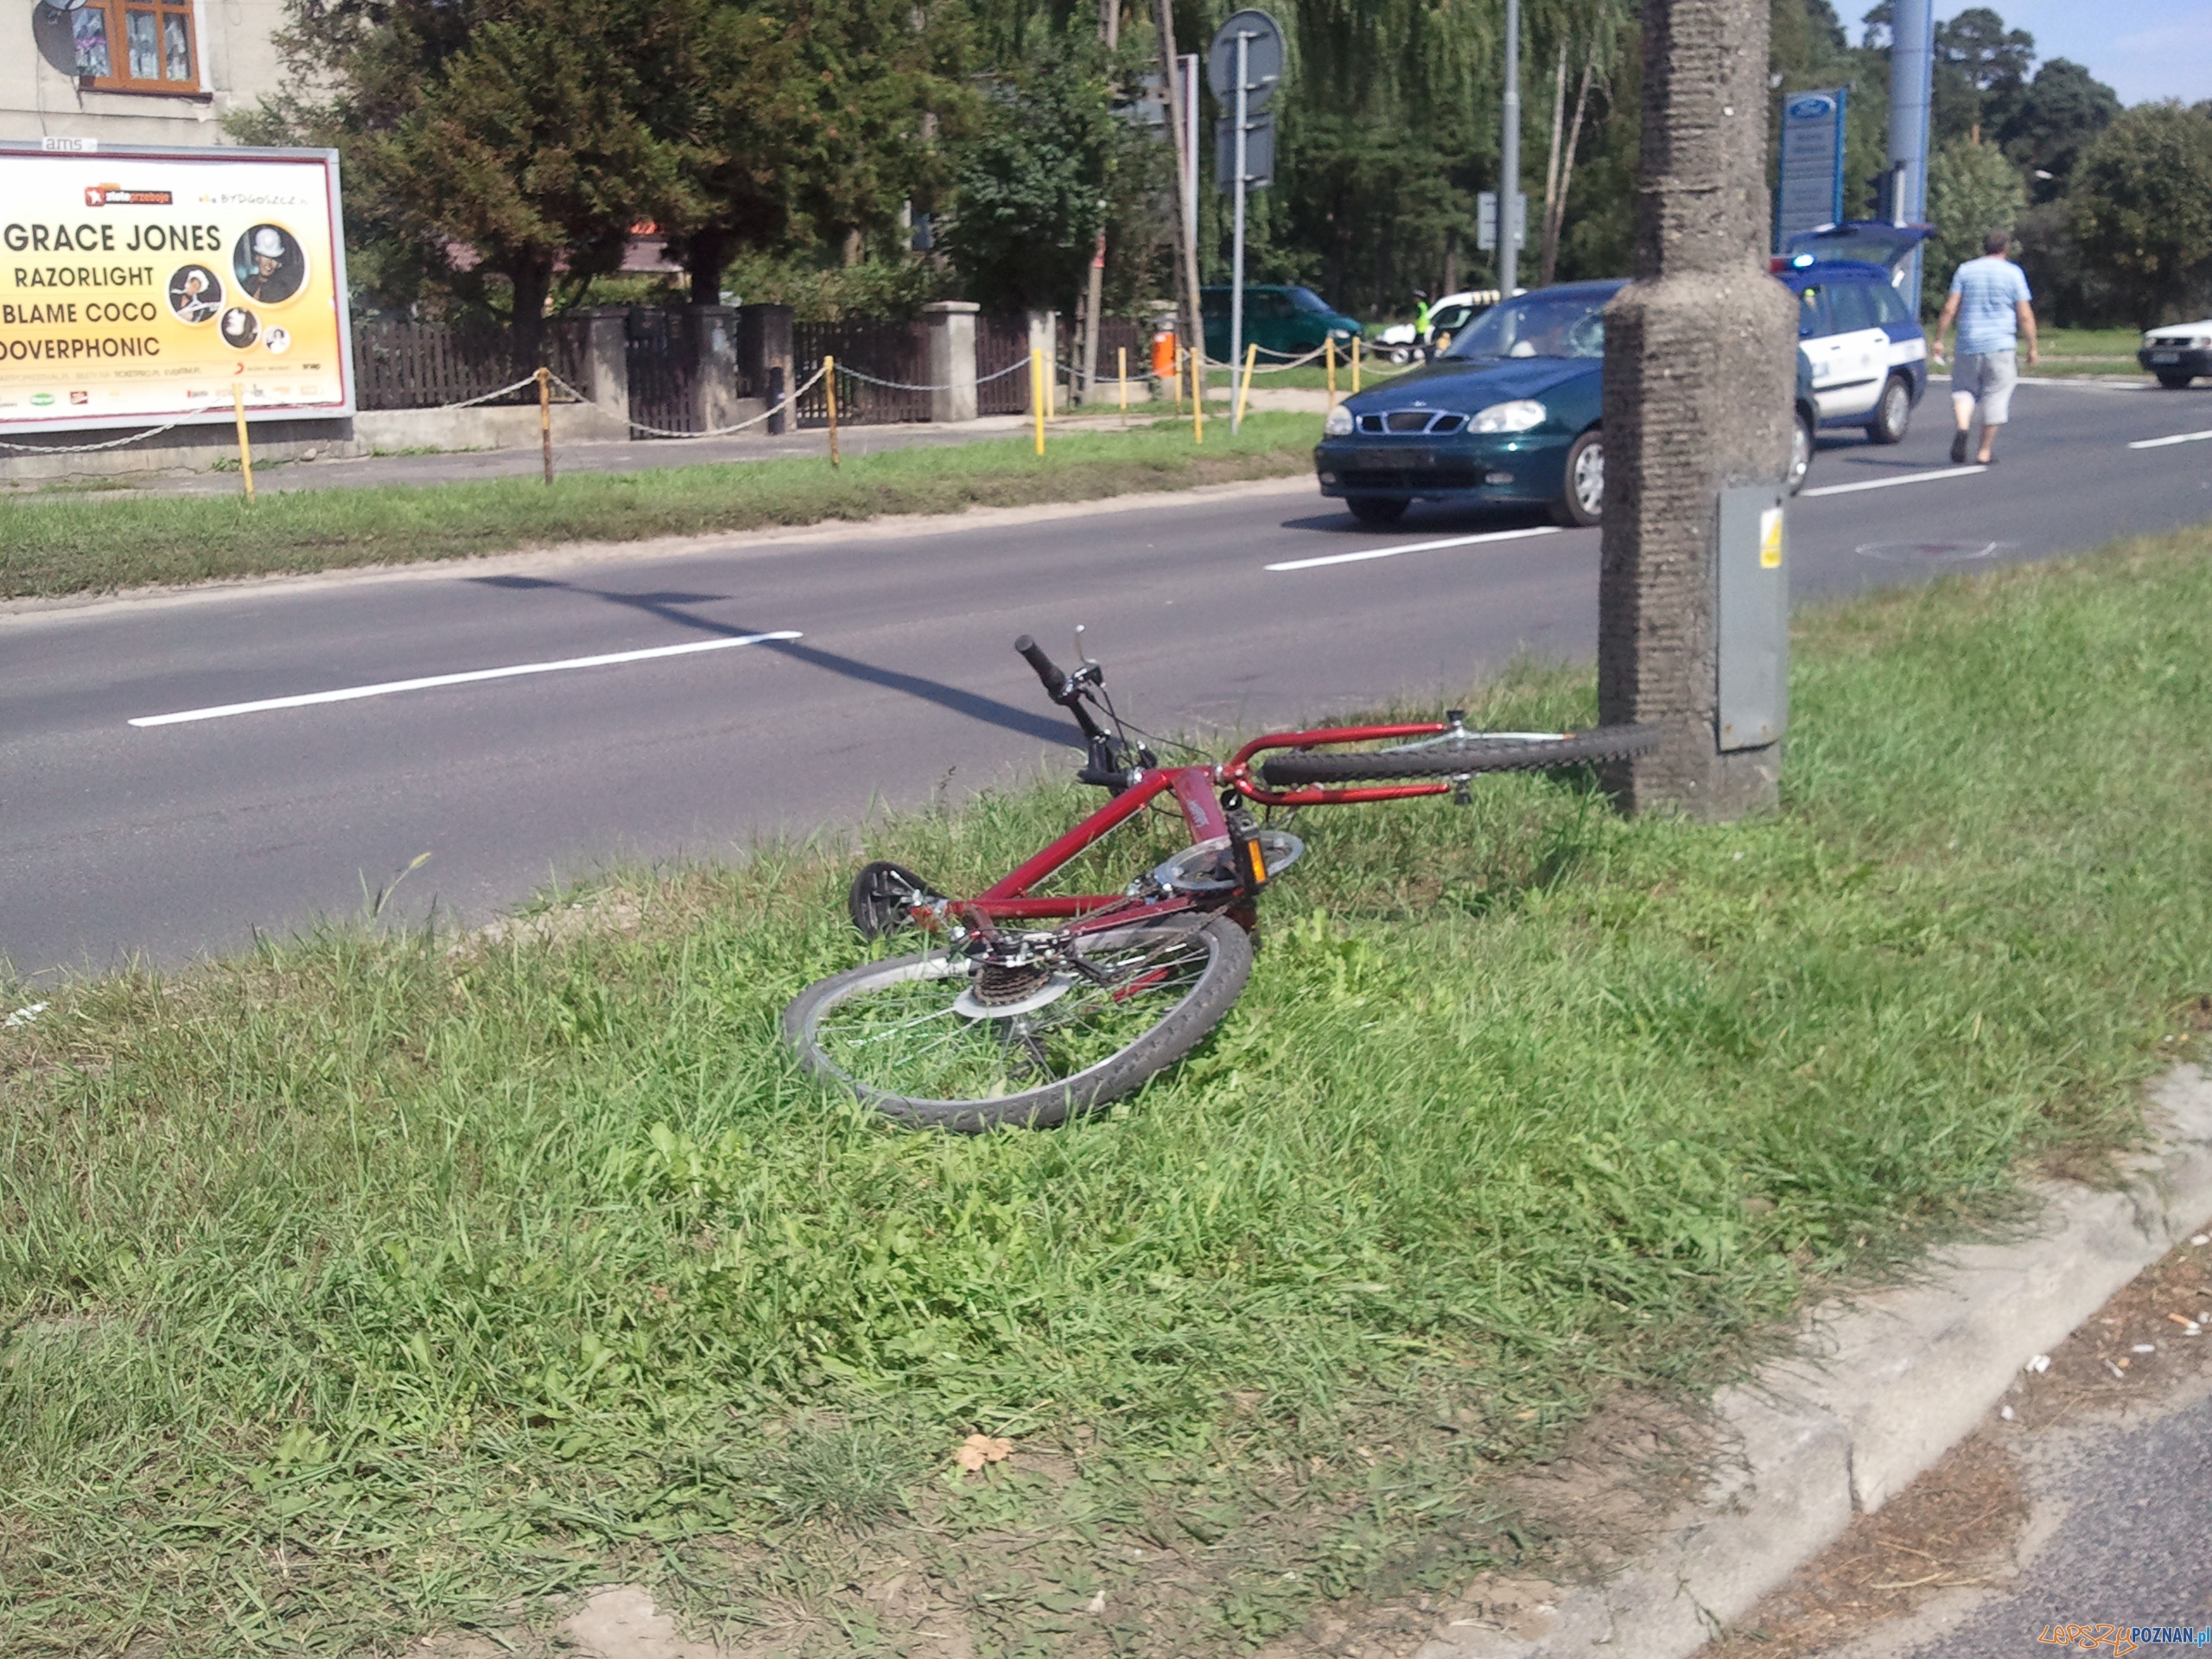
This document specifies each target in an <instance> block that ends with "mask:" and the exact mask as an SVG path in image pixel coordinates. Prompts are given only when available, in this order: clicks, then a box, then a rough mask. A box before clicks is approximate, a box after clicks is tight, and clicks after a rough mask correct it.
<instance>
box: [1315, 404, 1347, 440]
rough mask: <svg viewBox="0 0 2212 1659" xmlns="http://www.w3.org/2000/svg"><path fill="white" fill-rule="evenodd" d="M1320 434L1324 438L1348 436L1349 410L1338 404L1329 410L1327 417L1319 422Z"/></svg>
mask: <svg viewBox="0 0 2212 1659" xmlns="http://www.w3.org/2000/svg"><path fill="white" fill-rule="evenodd" d="M1321 435H1322V436H1323V437H1326V438H1348V437H1350V436H1351V410H1348V409H1346V408H1345V407H1344V405H1343V404H1338V405H1337V406H1336V407H1335V408H1334V409H1332V410H1330V411H1329V417H1328V419H1326V420H1325V421H1323V422H1322V423H1321Z"/></svg>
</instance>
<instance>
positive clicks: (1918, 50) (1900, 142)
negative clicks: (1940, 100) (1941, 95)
mask: <svg viewBox="0 0 2212 1659" xmlns="http://www.w3.org/2000/svg"><path fill="white" fill-rule="evenodd" d="M1935 59H1936V9H1935V7H1934V5H1933V4H1932V3H1931V0H1897V3H1896V5H1895V6H1894V7H1893V8H1892V10H1891V24H1890V168H1891V178H1892V179H1893V180H1894V181H1895V182H1894V184H1893V186H1892V188H1893V189H1894V190H1895V191H1896V193H1897V200H1896V201H1895V202H1894V203H1892V204H1891V214H1890V217H1891V219H1893V220H1895V221H1896V222H1897V224H1899V225H1916V224H1918V223H1920V222H1921V221H1922V220H1923V219H1926V218H1927V217H1928V115H1929V102H1930V97H1931V87H1932V77H1933V75H1934V73H1935V67H1936V64H1935ZM1920 263H1921V251H1920V249H1919V248H1917V247H1916V248H1914V249H1913V251H1912V253H1911V255H1910V258H1909V260H1908V262H1907V264H1906V265H1905V289H1904V291H1905V296H1906V298H1907V299H1908V300H1909V301H1910V303H1911V304H1912V305H1913V306H1914V307H1915V308H1917V307H1918V306H1919V304H1920Z"/></svg>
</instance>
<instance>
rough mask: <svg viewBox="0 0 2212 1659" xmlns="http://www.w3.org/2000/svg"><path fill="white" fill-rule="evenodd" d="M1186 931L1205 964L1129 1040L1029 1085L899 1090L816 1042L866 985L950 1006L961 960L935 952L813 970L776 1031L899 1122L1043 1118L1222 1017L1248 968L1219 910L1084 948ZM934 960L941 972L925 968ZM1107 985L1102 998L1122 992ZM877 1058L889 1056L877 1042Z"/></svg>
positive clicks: (1113, 1086)
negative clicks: (968, 1090)
mask: <svg viewBox="0 0 2212 1659" xmlns="http://www.w3.org/2000/svg"><path fill="white" fill-rule="evenodd" d="M1185 941H1187V942H1188V943H1190V944H1194V945H1197V946H1198V947H1199V948H1200V949H1202V950H1204V951H1205V963H1204V966H1203V967H1202V968H1201V969H1199V971H1198V977H1197V978H1196V980H1195V981H1194V982H1192V983H1191V985H1190V986H1189V988H1188V989H1187V990H1185V991H1184V992H1183V993H1182V995H1179V997H1177V998H1176V999H1175V1000H1174V1001H1173V1002H1172V1003H1168V1004H1167V1005H1166V1007H1163V1008H1162V1009H1161V1011H1160V1014H1159V1017H1158V1018H1157V1019H1154V1020H1151V1021H1150V1023H1148V1024H1147V1025H1145V1026H1144V1027H1143V1028H1142V1029H1141V1030H1139V1031H1137V1032H1135V1034H1134V1035H1132V1036H1131V1037H1130V1038H1129V1039H1128V1040H1127V1041H1125V1042H1122V1043H1120V1044H1118V1046H1116V1047H1115V1048H1114V1050H1113V1051H1112V1052H1110V1053H1108V1054H1106V1055H1105V1056H1104V1057H1103V1058H1098V1059H1096V1060H1093V1061H1090V1063H1088V1064H1086V1065H1084V1066H1083V1067H1082V1068H1081V1069H1079V1070H1077V1071H1074V1072H1072V1073H1071V1074H1070V1075H1068V1076H1066V1077H1058V1078H1056V1079H1054V1080H1053V1081H1052V1082H1051V1083H1049V1084H1044V1085H1042V1086H1039V1087H1036V1088H1031V1089H1027V1090H1008V1091H1007V1092H1004V1093H996V1094H990V1095H986V1096H969V1097H958V1096H955V1097H937V1096H927V1095H916V1094H907V1093H903V1092H900V1091H899V1090H894V1089H887V1088H879V1087H876V1086H875V1085H874V1084H872V1083H870V1082H868V1081H867V1080H865V1079H863V1078H861V1077H856V1076H855V1075H854V1073H853V1071H852V1069H851V1068H850V1067H849V1065H841V1064H840V1063H839V1059H838V1058H837V1056H836V1054H834V1053H833V1052H829V1047H825V1039H824V1038H823V1021H824V1020H825V1018H826V1017H827V1016H829V1015H830V1014H833V1013H834V1012H835V1011H836V1009H837V1008H838V1007H841V1006H842V1005H845V1004H848V1003H850V1002H852V1001H854V1000H855V998H857V997H860V996H861V995H868V994H869V993H872V992H876V991H885V992H888V991H890V990H891V989H893V988H895V987H898V986H901V985H907V986H913V985H919V984H927V983H931V982H934V983H936V984H937V985H938V986H940V987H941V989H940V990H939V991H938V993H937V994H938V995H940V996H942V997H943V999H944V1007H945V1010H946V1011H947V1012H950V1003H951V1000H952V996H953V994H954V992H953V988H954V987H955V986H956V985H957V986H963V987H964V986H965V985H966V983H967V979H966V976H965V969H964V964H962V963H958V962H957V961H952V960H948V959H947V958H945V957H944V956H943V955H942V954H941V953H935V954H932V953H926V952H925V953H924V954H921V955H918V956H907V957H890V958H887V959H886V960H884V961H881V962H871V963H862V964H861V966H860V967H857V968H850V969H846V970H845V971H844V972H843V973H842V974H833V975H831V976H829V978H827V979H823V980H817V982H815V983H813V984H811V985H810V986H808V987H807V988H805V989H804V991H801V992H800V993H799V994H798V996H796V997H794V998H793V999H792V1000H791V1005H790V1006H789V1007H786V1008H785V1010H784V1020H783V1027H784V1037H785V1041H787V1042H789V1043H790V1044H791V1047H792V1048H793V1049H794V1050H795V1051H796V1052H797V1053H798V1059H799V1064H800V1065H802V1066H803V1067H804V1068H805V1070H806V1071H808V1072H810V1074H812V1075H813V1076H815V1077H819V1078H821V1079H823V1081H825V1082H827V1083H830V1084H835V1085H836V1086H838V1087H841V1088H842V1089H845V1090H849V1092H851V1093H852V1094H854V1095H855V1096H857V1097H858V1098H859V1099H860V1100H861V1102H862V1103H865V1104H867V1105H868V1106H870V1107H873V1108H874V1109H875V1110H877V1111H879V1112H881V1113H882V1114H883V1115H884V1116H886V1117H889V1118H892V1119H893V1120H895V1121H897V1122H902V1123H909V1124H913V1125H916V1126H918V1127H924V1128H939V1129H949V1130H952V1131H954V1132H955V1133H957V1134H963V1135H977V1134H981V1133H982V1131H984V1130H986V1129H991V1128H999V1127H1001V1126H1002V1125H1012V1126H1018V1127H1025V1128H1052V1127H1054V1126H1055V1125H1058V1124H1060V1123H1063V1122H1066V1121H1067V1120H1068V1119H1069V1118H1071V1117H1073V1116H1080V1115H1082V1114H1083V1113H1085V1112H1090V1111H1093V1110H1096V1109H1097V1108H1099V1107H1101V1106H1103V1105H1106V1104H1108V1103H1109V1102H1112V1101H1116V1100H1118V1099H1120V1098H1121V1097H1122V1096H1124V1095H1127V1094H1129V1093H1131V1092H1132V1091H1134V1090H1135V1089H1136V1088H1137V1087H1138V1086H1139V1085H1140V1084H1142V1083H1143V1082H1144V1081H1145V1080H1146V1079H1147V1078H1148V1077H1152V1076H1153V1075H1154V1073H1156V1072H1159V1071H1165V1070H1166V1068H1167V1067H1168V1066H1171V1065H1173V1064H1174V1063H1175V1062H1176V1061H1178V1060H1179V1059H1181V1058H1183V1057H1184V1056H1185V1054H1187V1053H1189V1052H1191V1050H1192V1049H1193V1048H1195V1047H1197V1046H1198V1044H1199V1042H1200V1041H1201V1040H1203V1039H1205V1035H1206V1033H1209V1032H1211V1030H1212V1029H1213V1028H1214V1027H1216V1026H1217V1025H1219V1024H1220V1023H1221V1021H1222V1019H1223V1018H1224V1016H1225V1015H1226V1014H1228V1012H1229V1010H1230V1007H1232V1006H1233V1005H1234V1004H1235V1002H1236V998H1237V996H1238V995H1239V994H1240V993H1242V992H1243V988H1244V983H1245V981H1246V980H1247V979H1249V977H1250V976H1251V972H1252V944H1251V940H1250V938H1249V936H1248V935H1247V934H1246V933H1245V931H1244V930H1243V928H1241V927H1239V926H1237V925H1236V924H1235V923H1234V922H1232V921H1230V920H1229V919H1228V918H1226V917H1223V916H1192V915H1188V914H1185V915H1179V916H1170V917H1161V918H1155V919H1153V920H1149V921H1138V922H1133V923H1131V924H1129V925H1128V926H1126V927H1117V928H1107V929H1103V930H1102V931H1099V932H1097V933H1095V934H1091V935H1090V936H1088V937H1087V938H1085V939H1084V954H1085V955H1086V956H1087V957H1090V958H1092V959H1093V960H1098V959H1100V958H1104V957H1112V956H1113V955H1115V954H1116V952H1121V953H1123V954H1126V953H1127V952H1128V951H1129V950H1144V949H1151V948H1157V949H1161V950H1172V949H1173V947H1174V946H1175V945H1176V944H1179V943H1182V942H1185ZM939 967H941V968H942V969H943V970H944V971H943V972H942V973H933V972H931V971H930V970H931V969H935V968H939ZM1097 994H1099V993H1097V992H1096V991H1095V990H1094V988H1090V987H1088V985H1087V984H1086V985H1085V986H1084V987H1082V988H1078V989H1076V990H1071V991H1070V992H1069V993H1068V998H1069V999H1072V998H1075V997H1077V996H1082V995H1097ZM1106 995H1108V996H1109V1000H1110V1001H1121V1000H1122V999H1118V998H1112V997H1111V996H1110V994H1106ZM1163 1001H1164V999H1163ZM1051 1006H1058V1004H1053V1005H1051ZM1107 1012H1111V1010H1107ZM932 1017H933V1016H932ZM955 1017H956V1018H957V1017H959V1016H957V1015H956V1016H955ZM987 1023H988V1024H990V1025H994V1026H995V1025H996V1024H997V1023H998V1022H997V1021H995V1020H993V1021H988V1022H986V1021H982V1020H974V1021H971V1022H970V1023H969V1026H967V1027H953V1028H952V1029H953V1031H954V1033H955V1035H956V1037H957V1038H960V1039H965V1038H966V1037H967V1036H969V1035H970V1034H975V1035H977V1036H978V1038H979V1040H980V1039H982V1038H983V1037H988V1035H990V1033H982V1032H979V1031H978V1028H979V1027H982V1026H984V1025H985V1024H987ZM832 1046H834V1045H832ZM885 1058H893V1056H892V1053H891V1052H890V1051H886V1052H885Z"/></svg>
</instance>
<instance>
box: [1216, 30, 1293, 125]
mask: <svg viewBox="0 0 2212 1659" xmlns="http://www.w3.org/2000/svg"><path fill="white" fill-rule="evenodd" d="M1239 35H1242V36H1243V38H1244V103H1245V107H1246V108H1247V109H1252V110H1263V109H1265V108H1266V107H1267V105H1268V99H1270V98H1272V97H1274V90H1275V87H1276V86H1277V85H1278V84H1279V83H1280V82H1281V79H1282V58H1283V52H1282V30H1281V29H1280V28H1279V27H1278V26H1277V25H1276V23H1275V20H1274V18H1272V17H1270V16H1268V14H1267V13H1266V12H1264V11H1240V12H1237V13H1236V14H1235V15H1234V16H1231V17H1230V20H1229V21H1228V22H1225V23H1224V24H1223V25H1222V26H1221V30H1220V32H1219V33H1218V34H1217V35H1215V36H1214V37H1213V46H1212V47H1211V49H1210V50H1209V51H1208V52H1207V54H1206V79H1207V80H1208V81H1209V82H1210V83H1211V85H1212V86H1213V95H1214V96H1215V97H1216V98H1217V99H1220V100H1221V101H1222V102H1223V103H1224V104H1231V103H1234V102H1235V101H1236V41H1237V37H1238V36H1239Z"/></svg>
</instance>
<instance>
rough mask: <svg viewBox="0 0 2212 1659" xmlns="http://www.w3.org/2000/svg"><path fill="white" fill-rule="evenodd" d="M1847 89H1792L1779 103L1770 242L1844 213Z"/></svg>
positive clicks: (1835, 219) (1778, 248) (1832, 221)
mask: <svg viewBox="0 0 2212 1659" xmlns="http://www.w3.org/2000/svg"><path fill="white" fill-rule="evenodd" d="M1846 96H1847V94H1846V92H1845V90H1844V89H1843V88H1842V87H1840V86H1838V87H1834V88H1831V89H1830V90H1828V91H1826V92H1792V93H1791V94H1790V95H1789V97H1788V98H1787V99H1783V105H1782V167H1781V175H1782V176H1781V178H1780V179H1779V180H1778V181H1777V184H1776V188H1775V193H1774V246H1775V251H1777V253H1778V252H1780V251H1782V247H1783V244H1784V243H1786V242H1788V241H1789V238H1791V237H1792V236H1794V235H1796V233H1797V232H1800V231H1811V230H1817V229H1819V228H1820V226H1823V225H1834V224H1835V223H1837V222H1838V221H1839V220H1840V219H1842V218H1843V137H1844V102H1845V99H1846Z"/></svg>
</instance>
